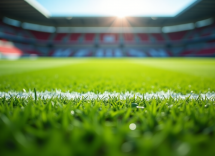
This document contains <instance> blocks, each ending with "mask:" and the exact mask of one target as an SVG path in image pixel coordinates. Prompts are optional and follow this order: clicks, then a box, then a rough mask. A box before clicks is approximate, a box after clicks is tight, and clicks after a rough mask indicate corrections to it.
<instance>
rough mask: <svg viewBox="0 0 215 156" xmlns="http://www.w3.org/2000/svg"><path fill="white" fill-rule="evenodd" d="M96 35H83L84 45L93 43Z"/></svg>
mask: <svg viewBox="0 0 215 156" xmlns="http://www.w3.org/2000/svg"><path fill="white" fill-rule="evenodd" d="M95 36H96V34H94V33H87V34H85V35H84V42H86V43H94V41H95Z"/></svg>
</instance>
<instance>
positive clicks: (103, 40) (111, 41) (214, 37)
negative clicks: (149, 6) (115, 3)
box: [0, 22, 215, 57]
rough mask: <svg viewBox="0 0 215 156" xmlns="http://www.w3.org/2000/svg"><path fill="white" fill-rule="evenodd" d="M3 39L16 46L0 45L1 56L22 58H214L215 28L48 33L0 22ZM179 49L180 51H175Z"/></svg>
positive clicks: (214, 26)
mask: <svg viewBox="0 0 215 156" xmlns="http://www.w3.org/2000/svg"><path fill="white" fill-rule="evenodd" d="M0 39H7V40H9V41H11V43H13V44H12V45H11V46H7V45H6V46H5V45H4V44H3V45H0V46H1V48H0V52H1V53H2V54H3V53H14V54H15V53H17V54H19V55H23V56H24V55H27V56H28V55H31V54H34V55H38V56H53V57H88V56H94V57H123V56H129V57H170V56H182V57H184V56H185V57H189V56H215V54H214V51H215V49H214V48H213V47H214V46H215V25H210V26H205V27H201V28H195V29H193V30H187V31H179V32H172V33H146V32H145V33H129V32H124V33H122V32H120V33H71V32H68V33H59V32H54V33H48V32H41V31H34V30H27V29H23V28H21V27H15V26H10V25H7V24H4V23H2V22H0ZM7 40H6V42H8V41H7ZM1 42H3V40H1ZM175 45H176V46H175ZM177 47H180V50H179V51H176V52H175V51H174V49H177ZM171 49H173V50H172V52H171Z"/></svg>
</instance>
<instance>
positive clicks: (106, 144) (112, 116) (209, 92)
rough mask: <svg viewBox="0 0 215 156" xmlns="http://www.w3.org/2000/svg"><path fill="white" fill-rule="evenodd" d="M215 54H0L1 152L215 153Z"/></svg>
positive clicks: (60, 155)
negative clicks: (100, 56)
mask: <svg viewBox="0 0 215 156" xmlns="http://www.w3.org/2000/svg"><path fill="white" fill-rule="evenodd" d="M214 91H215V59H212V58H163V59H161V58H160V59H157V58H153V59H150V58H140V59H137V58H132V59H131V58H130V59H126V58H122V59H112V58H106V59H95V58H91V59H88V58H84V59H74V58H73V59H72V58H56V59H54V58H39V59H32V60H31V59H19V60H13V61H9V60H0V155H2V156H12V155H14V156H15V155H20V156H30V155H44V156H49V155H53V156H70V155H74V156H82V155H89V156H95V155H108V156H120V155H141V156H143V155H146V156H159V155H161V156H202V155H206V156H213V155H215V148H214V146H215V92H214Z"/></svg>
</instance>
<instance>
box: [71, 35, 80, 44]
mask: <svg viewBox="0 0 215 156" xmlns="http://www.w3.org/2000/svg"><path fill="white" fill-rule="evenodd" d="M80 36H81V34H80V33H72V34H71V35H70V37H69V42H74V43H78V42H79V37H80Z"/></svg>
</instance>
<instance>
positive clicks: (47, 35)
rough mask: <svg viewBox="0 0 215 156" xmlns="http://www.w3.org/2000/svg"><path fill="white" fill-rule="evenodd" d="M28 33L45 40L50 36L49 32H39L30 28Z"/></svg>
mask: <svg viewBox="0 0 215 156" xmlns="http://www.w3.org/2000/svg"><path fill="white" fill-rule="evenodd" d="M30 33H31V34H32V35H33V36H34V37H35V38H36V39H37V40H41V41H47V40H48V39H49V37H50V33H47V32H39V31H33V30H30Z"/></svg>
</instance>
